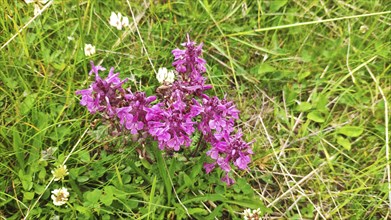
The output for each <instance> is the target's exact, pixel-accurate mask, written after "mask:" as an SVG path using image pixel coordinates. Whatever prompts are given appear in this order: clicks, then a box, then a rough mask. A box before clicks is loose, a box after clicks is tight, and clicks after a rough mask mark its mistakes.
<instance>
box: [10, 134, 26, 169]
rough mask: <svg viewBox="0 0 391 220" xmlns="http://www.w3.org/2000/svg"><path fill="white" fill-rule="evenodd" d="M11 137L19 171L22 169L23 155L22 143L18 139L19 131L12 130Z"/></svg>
mask: <svg viewBox="0 0 391 220" xmlns="http://www.w3.org/2000/svg"><path fill="white" fill-rule="evenodd" d="M12 136H13V143H12V145H13V148H14V152H15V157H16V161H17V162H18V164H19V167H20V168H21V169H24V153H23V143H22V139H21V138H20V135H19V131H18V130H16V128H14V129H13V130H12Z"/></svg>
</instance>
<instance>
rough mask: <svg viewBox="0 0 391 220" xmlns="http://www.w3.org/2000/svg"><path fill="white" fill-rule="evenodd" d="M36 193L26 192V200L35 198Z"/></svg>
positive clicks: (24, 194)
mask: <svg viewBox="0 0 391 220" xmlns="http://www.w3.org/2000/svg"><path fill="white" fill-rule="evenodd" d="M34 195H35V193H34V192H24V193H23V198H24V199H26V200H32V199H34Z"/></svg>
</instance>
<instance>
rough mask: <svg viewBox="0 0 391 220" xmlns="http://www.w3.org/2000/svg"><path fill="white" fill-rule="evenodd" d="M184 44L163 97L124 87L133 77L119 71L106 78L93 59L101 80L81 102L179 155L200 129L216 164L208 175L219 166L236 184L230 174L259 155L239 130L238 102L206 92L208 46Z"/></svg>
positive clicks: (119, 129)
mask: <svg viewBox="0 0 391 220" xmlns="http://www.w3.org/2000/svg"><path fill="white" fill-rule="evenodd" d="M182 46H184V47H185V48H184V49H183V50H181V49H175V50H173V51H172V54H173V55H174V62H173V63H172V65H173V66H174V67H175V69H176V76H175V81H173V82H170V81H168V82H167V81H166V82H164V85H163V86H164V88H160V89H159V90H158V93H159V94H157V96H149V97H147V96H146V94H145V93H144V92H140V91H136V92H132V91H131V90H130V88H123V85H124V83H125V82H126V81H127V80H128V79H124V80H121V79H120V78H119V77H118V76H119V73H114V68H111V69H110V71H109V75H108V77H107V78H105V79H102V78H101V77H100V76H99V71H104V70H106V69H105V68H104V67H102V66H95V65H94V63H93V62H92V61H91V66H92V69H91V71H90V73H89V74H90V75H91V74H95V82H93V83H92V84H91V85H90V87H89V88H88V89H84V90H79V91H76V94H77V95H81V96H82V97H81V101H80V104H81V105H83V106H86V107H87V109H88V111H89V112H90V113H91V114H95V113H99V114H100V115H102V117H103V118H104V119H106V120H108V121H110V123H111V124H115V125H116V126H115V127H116V128H117V134H124V132H123V131H127V132H128V134H129V133H130V134H131V135H133V136H135V137H137V138H138V139H139V140H143V141H145V140H148V139H147V138H148V137H151V138H152V139H153V140H155V141H157V142H158V146H159V148H160V150H166V151H179V150H180V149H181V148H183V147H189V146H190V145H191V141H192V139H191V137H192V136H193V135H194V132H195V130H196V129H198V130H199V131H200V132H201V134H202V138H200V139H199V141H203V142H206V143H209V145H210V149H209V150H208V151H207V152H206V154H207V155H208V156H209V157H210V159H211V160H210V161H211V162H210V163H205V164H204V169H205V171H206V173H210V172H211V171H212V170H214V169H215V167H216V166H218V167H220V168H221V169H222V170H223V171H224V173H225V174H224V176H223V177H222V178H221V180H222V181H224V182H226V183H227V184H228V185H231V184H233V183H234V180H233V178H231V177H230V176H229V175H228V174H229V173H230V171H231V169H232V167H231V166H232V165H234V166H236V167H237V168H239V169H241V170H245V169H247V166H248V164H249V163H250V162H251V157H250V155H251V154H253V151H252V148H251V143H247V142H245V141H244V140H243V139H242V136H243V134H242V132H241V130H237V131H235V129H234V125H235V122H236V120H237V119H239V110H238V109H237V108H236V107H235V105H234V103H233V102H231V101H227V99H226V97H224V98H223V99H219V98H218V97H216V96H213V97H210V96H208V95H206V94H205V91H207V90H209V89H211V88H212V85H207V84H206V78H205V77H204V76H203V74H204V73H205V71H206V66H205V65H206V61H205V60H204V59H203V58H202V57H201V55H202V46H203V44H202V43H201V44H199V45H196V43H195V42H193V41H191V40H190V38H189V36H187V42H185V43H183V44H182Z"/></svg>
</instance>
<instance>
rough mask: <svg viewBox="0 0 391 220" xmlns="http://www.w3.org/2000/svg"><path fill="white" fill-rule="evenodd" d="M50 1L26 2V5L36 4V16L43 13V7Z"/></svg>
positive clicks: (35, 0)
mask: <svg viewBox="0 0 391 220" xmlns="http://www.w3.org/2000/svg"><path fill="white" fill-rule="evenodd" d="M48 1H49V0H24V2H26V4H31V3H34V16H37V15H38V14H40V13H41V6H43V5H45V4H46V3H47V2H48Z"/></svg>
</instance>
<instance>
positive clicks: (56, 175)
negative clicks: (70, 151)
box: [52, 165, 69, 181]
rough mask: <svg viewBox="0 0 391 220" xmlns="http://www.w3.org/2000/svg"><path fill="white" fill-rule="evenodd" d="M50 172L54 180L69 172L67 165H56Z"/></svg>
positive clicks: (62, 177)
mask: <svg viewBox="0 0 391 220" xmlns="http://www.w3.org/2000/svg"><path fill="white" fill-rule="evenodd" d="M52 174H53V177H54V181H59V180H61V179H64V177H65V176H66V175H68V174H69V172H68V169H67V165H61V166H58V167H57V168H56V169H55V170H52Z"/></svg>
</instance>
